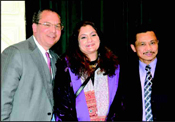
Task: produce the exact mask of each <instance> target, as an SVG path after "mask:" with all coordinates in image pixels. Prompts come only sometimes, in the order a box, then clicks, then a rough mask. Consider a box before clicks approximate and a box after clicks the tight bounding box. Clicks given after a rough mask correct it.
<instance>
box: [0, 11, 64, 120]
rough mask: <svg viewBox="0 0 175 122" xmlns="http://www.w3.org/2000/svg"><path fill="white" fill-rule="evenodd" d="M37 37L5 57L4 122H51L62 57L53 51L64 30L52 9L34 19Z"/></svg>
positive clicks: (2, 109)
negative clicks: (56, 65)
mask: <svg viewBox="0 0 175 122" xmlns="http://www.w3.org/2000/svg"><path fill="white" fill-rule="evenodd" d="M32 29H33V36H31V37H30V38H28V39H27V40H25V41H23V42H20V43H18V44H15V45H12V46H10V47H8V48H6V49H5V50H4V51H3V52H2V54H1V63H2V65H1V66H2V68H1V71H2V73H1V76H2V77H1V121H50V120H51V119H52V112H53V80H54V77H55V72H56V67H55V63H56V61H57V59H58V55H57V54H56V53H54V52H53V51H52V50H49V49H50V48H51V47H52V46H53V45H54V44H56V43H57V42H58V41H59V39H60V36H61V31H62V29H63V26H62V24H61V18H60V16H59V15H58V13H57V12H56V11H54V10H51V9H44V10H39V11H38V12H37V13H35V14H34V15H33V24H32Z"/></svg>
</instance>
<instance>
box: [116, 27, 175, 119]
mask: <svg viewBox="0 0 175 122" xmlns="http://www.w3.org/2000/svg"><path fill="white" fill-rule="evenodd" d="M133 32H134V34H133V38H131V39H132V41H131V45H130V47H131V49H132V51H133V52H135V54H137V55H133V56H135V58H134V57H133V56H132V60H129V64H128V70H127V71H126V72H125V73H123V74H122V76H121V77H122V78H121V80H120V83H121V85H120V84H119V87H120V88H119V89H120V91H121V92H120V95H121V98H122V104H123V111H122V113H120V115H122V117H121V116H120V117H121V118H122V119H121V120H129V121H130V120H132V121H162V120H163V121H167V120H171V121H172V120H175V119H174V117H173V116H174V115H173V113H174V100H173V99H174V98H173V91H172V90H173V89H172V86H173V82H172V79H171V76H172V72H171V68H170V67H169V65H170V64H168V63H170V62H168V61H167V60H166V59H164V57H163V54H162V57H163V58H161V56H160V55H158V45H159V40H158V38H157V36H156V35H157V33H156V32H157V31H156V30H155V29H154V28H153V26H151V25H141V26H138V27H137V28H136V30H135V31H133ZM164 53H165V51H164ZM146 66H149V67H150V73H151V76H152V77H150V79H149V78H146V75H147V71H146V70H145V67H146ZM148 80H149V81H150V86H151V87H150V89H149V90H148V91H151V92H150V93H148V94H150V98H148V99H150V101H149V102H148V99H147V100H145V98H146V94H145V91H146V88H148V87H146V86H145V82H147V81H148ZM147 113H150V116H149V117H148V120H147Z"/></svg>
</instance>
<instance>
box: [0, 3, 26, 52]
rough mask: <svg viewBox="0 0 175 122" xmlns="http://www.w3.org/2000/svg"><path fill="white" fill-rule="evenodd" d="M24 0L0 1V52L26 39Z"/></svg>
mask: <svg viewBox="0 0 175 122" xmlns="http://www.w3.org/2000/svg"><path fill="white" fill-rule="evenodd" d="M24 15H25V1H1V52H2V51H3V50H4V49H5V48H6V47H8V46H10V45H12V44H14V43H18V42H20V41H23V40H25V39H26V30H25V16H24Z"/></svg>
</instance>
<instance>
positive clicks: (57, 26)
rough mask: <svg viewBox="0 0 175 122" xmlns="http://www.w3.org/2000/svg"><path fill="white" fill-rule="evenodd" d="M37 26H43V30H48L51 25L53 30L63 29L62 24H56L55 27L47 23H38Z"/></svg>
mask: <svg viewBox="0 0 175 122" xmlns="http://www.w3.org/2000/svg"><path fill="white" fill-rule="evenodd" d="M38 24H40V25H43V26H44V27H45V28H50V27H51V26H52V25H53V26H55V28H56V29H57V30H63V28H64V26H63V24H62V23H59V24H57V25H54V24H52V23H49V22H44V23H38Z"/></svg>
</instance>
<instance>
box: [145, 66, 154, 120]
mask: <svg viewBox="0 0 175 122" xmlns="http://www.w3.org/2000/svg"><path fill="white" fill-rule="evenodd" d="M150 69H151V67H150V66H149V65H147V66H146V67H145V70H146V78H145V83H144V98H145V99H144V100H145V117H146V121H153V115H152V109H151V92H152V82H151V80H152V75H151V72H150Z"/></svg>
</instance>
